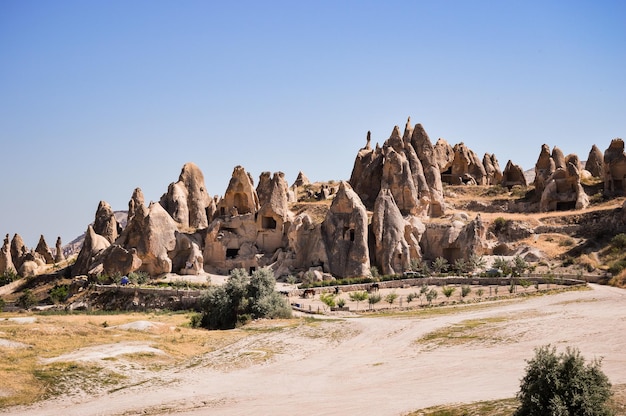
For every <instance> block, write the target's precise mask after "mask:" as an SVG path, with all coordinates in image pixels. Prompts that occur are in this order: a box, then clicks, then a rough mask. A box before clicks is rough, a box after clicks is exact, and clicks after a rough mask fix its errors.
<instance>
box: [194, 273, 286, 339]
mask: <svg viewBox="0 0 626 416" xmlns="http://www.w3.org/2000/svg"><path fill="white" fill-rule="evenodd" d="M275 285H276V279H275V278H274V274H273V273H272V271H271V269H268V268H263V269H259V270H256V271H255V272H254V273H253V274H252V276H249V275H248V273H247V272H246V271H245V270H244V269H235V270H233V271H232V272H231V274H230V277H229V278H228V280H227V281H226V284H225V285H223V286H211V287H209V289H208V290H207V291H206V292H205V294H204V296H203V297H202V300H201V310H202V317H201V323H200V325H201V326H202V327H204V328H208V329H231V328H235V327H236V326H238V325H245V324H246V323H247V322H249V321H250V320H252V319H258V318H270V319H272V318H287V317H290V316H291V307H290V306H289V304H288V303H287V301H286V300H285V298H284V297H283V296H281V295H280V294H279V293H277V292H275V291H274V287H275ZM196 319H197V318H196Z"/></svg>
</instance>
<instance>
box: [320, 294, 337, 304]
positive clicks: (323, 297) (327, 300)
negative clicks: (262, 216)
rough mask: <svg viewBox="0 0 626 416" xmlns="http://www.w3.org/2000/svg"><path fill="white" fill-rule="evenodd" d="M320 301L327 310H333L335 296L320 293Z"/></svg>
mask: <svg viewBox="0 0 626 416" xmlns="http://www.w3.org/2000/svg"><path fill="white" fill-rule="evenodd" d="M320 300H321V301H322V303H324V305H326V306H327V307H328V308H334V307H335V305H336V303H335V295H333V294H332V293H322V294H321V295H320Z"/></svg>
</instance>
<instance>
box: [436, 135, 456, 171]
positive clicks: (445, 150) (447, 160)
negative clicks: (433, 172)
mask: <svg viewBox="0 0 626 416" xmlns="http://www.w3.org/2000/svg"><path fill="white" fill-rule="evenodd" d="M434 156H435V163H436V164H437V166H438V167H439V172H441V173H444V172H446V171H448V170H449V169H450V168H452V162H453V161H454V148H453V147H452V146H450V144H449V143H448V142H447V141H446V140H445V139H442V138H439V140H437V143H435V146H434Z"/></svg>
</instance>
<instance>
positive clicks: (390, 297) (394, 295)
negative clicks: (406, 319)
mask: <svg viewBox="0 0 626 416" xmlns="http://www.w3.org/2000/svg"><path fill="white" fill-rule="evenodd" d="M396 299H398V294H397V293H396V292H391V293H389V294H387V296H385V302H387V303H388V304H389V306H391V305H393V303H394V302H395V301H396Z"/></svg>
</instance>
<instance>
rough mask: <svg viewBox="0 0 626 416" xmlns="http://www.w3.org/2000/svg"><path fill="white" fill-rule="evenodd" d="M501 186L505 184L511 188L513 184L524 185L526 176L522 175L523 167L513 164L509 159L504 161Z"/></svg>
mask: <svg viewBox="0 0 626 416" xmlns="http://www.w3.org/2000/svg"><path fill="white" fill-rule="evenodd" d="M501 183H502V186H506V187H507V188H509V189H511V188H512V187H514V186H518V185H519V186H524V187H525V186H526V185H527V183H526V176H525V175H524V169H522V168H521V166H519V165H515V164H514V163H513V162H511V161H510V160H509V161H508V162H507V163H506V167H505V168H504V172H502V182H501Z"/></svg>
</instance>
